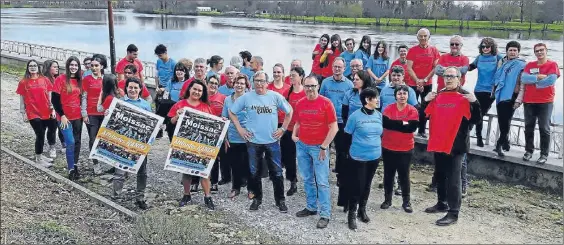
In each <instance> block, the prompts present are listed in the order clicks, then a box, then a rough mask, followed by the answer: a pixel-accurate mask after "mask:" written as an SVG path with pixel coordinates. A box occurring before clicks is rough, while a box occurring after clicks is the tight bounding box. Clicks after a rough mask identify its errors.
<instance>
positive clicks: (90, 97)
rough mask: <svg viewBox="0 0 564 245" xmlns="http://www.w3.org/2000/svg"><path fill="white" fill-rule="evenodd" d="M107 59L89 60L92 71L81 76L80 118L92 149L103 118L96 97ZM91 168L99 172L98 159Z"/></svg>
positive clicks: (100, 86) (95, 58)
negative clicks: (84, 125)
mask: <svg viewBox="0 0 564 245" xmlns="http://www.w3.org/2000/svg"><path fill="white" fill-rule="evenodd" d="M107 64H108V63H107V60H106V58H105V57H100V56H97V57H94V58H92V61H91V62H90V69H91V71H92V73H91V74H90V75H88V76H86V77H84V78H82V91H83V92H82V101H81V114H82V120H83V121H84V123H85V124H86V130H87V132H88V138H89V141H88V148H90V149H92V145H94V140H96V135H97V134H98V130H100V126H101V125H102V121H103V120H104V112H99V111H98V99H99V98H100V94H102V78H103V76H104V69H106V66H107ZM92 162H93V163H94V164H93V167H92V168H93V170H94V174H101V173H102V169H101V166H100V164H99V163H98V160H96V159H93V160H92Z"/></svg>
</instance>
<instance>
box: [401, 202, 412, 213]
mask: <svg viewBox="0 0 564 245" xmlns="http://www.w3.org/2000/svg"><path fill="white" fill-rule="evenodd" d="M401 207H402V208H403V211H405V212H406V213H413V208H412V207H411V203H410V202H404V203H403V204H402V205H401Z"/></svg>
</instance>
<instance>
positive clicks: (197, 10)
mask: <svg viewBox="0 0 564 245" xmlns="http://www.w3.org/2000/svg"><path fill="white" fill-rule="evenodd" d="M211 11H212V8H211V7H196V12H211Z"/></svg>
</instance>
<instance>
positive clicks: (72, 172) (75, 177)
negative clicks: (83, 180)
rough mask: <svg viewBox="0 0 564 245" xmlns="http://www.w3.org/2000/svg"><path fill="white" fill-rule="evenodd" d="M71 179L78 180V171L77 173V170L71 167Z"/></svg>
mask: <svg viewBox="0 0 564 245" xmlns="http://www.w3.org/2000/svg"><path fill="white" fill-rule="evenodd" d="M69 180H72V181H75V180H78V173H77V171H76V170H74V169H71V170H70V171H69Z"/></svg>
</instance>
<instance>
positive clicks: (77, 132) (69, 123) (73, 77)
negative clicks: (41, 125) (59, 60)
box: [52, 56, 82, 180]
mask: <svg viewBox="0 0 564 245" xmlns="http://www.w3.org/2000/svg"><path fill="white" fill-rule="evenodd" d="M80 74H81V71H80V61H79V60H78V58H76V57H75V56H71V57H69V58H68V59H67V62H66V63H65V74H63V75H60V76H59V77H57V79H56V80H55V85H54V86H53V93H52V101H53V107H54V108H55V111H56V112H57V113H59V115H60V116H61V120H60V121H59V127H60V130H61V132H62V133H63V136H64V139H65V143H66V145H67V148H66V156H67V170H68V171H69V179H71V180H77V179H78V178H79V177H80V175H79V173H78V167H77V166H76V165H75V163H77V162H78V156H79V155H80V143H81V136H82V117H81V114H80V96H81V93H82V79H81V76H80Z"/></svg>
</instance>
